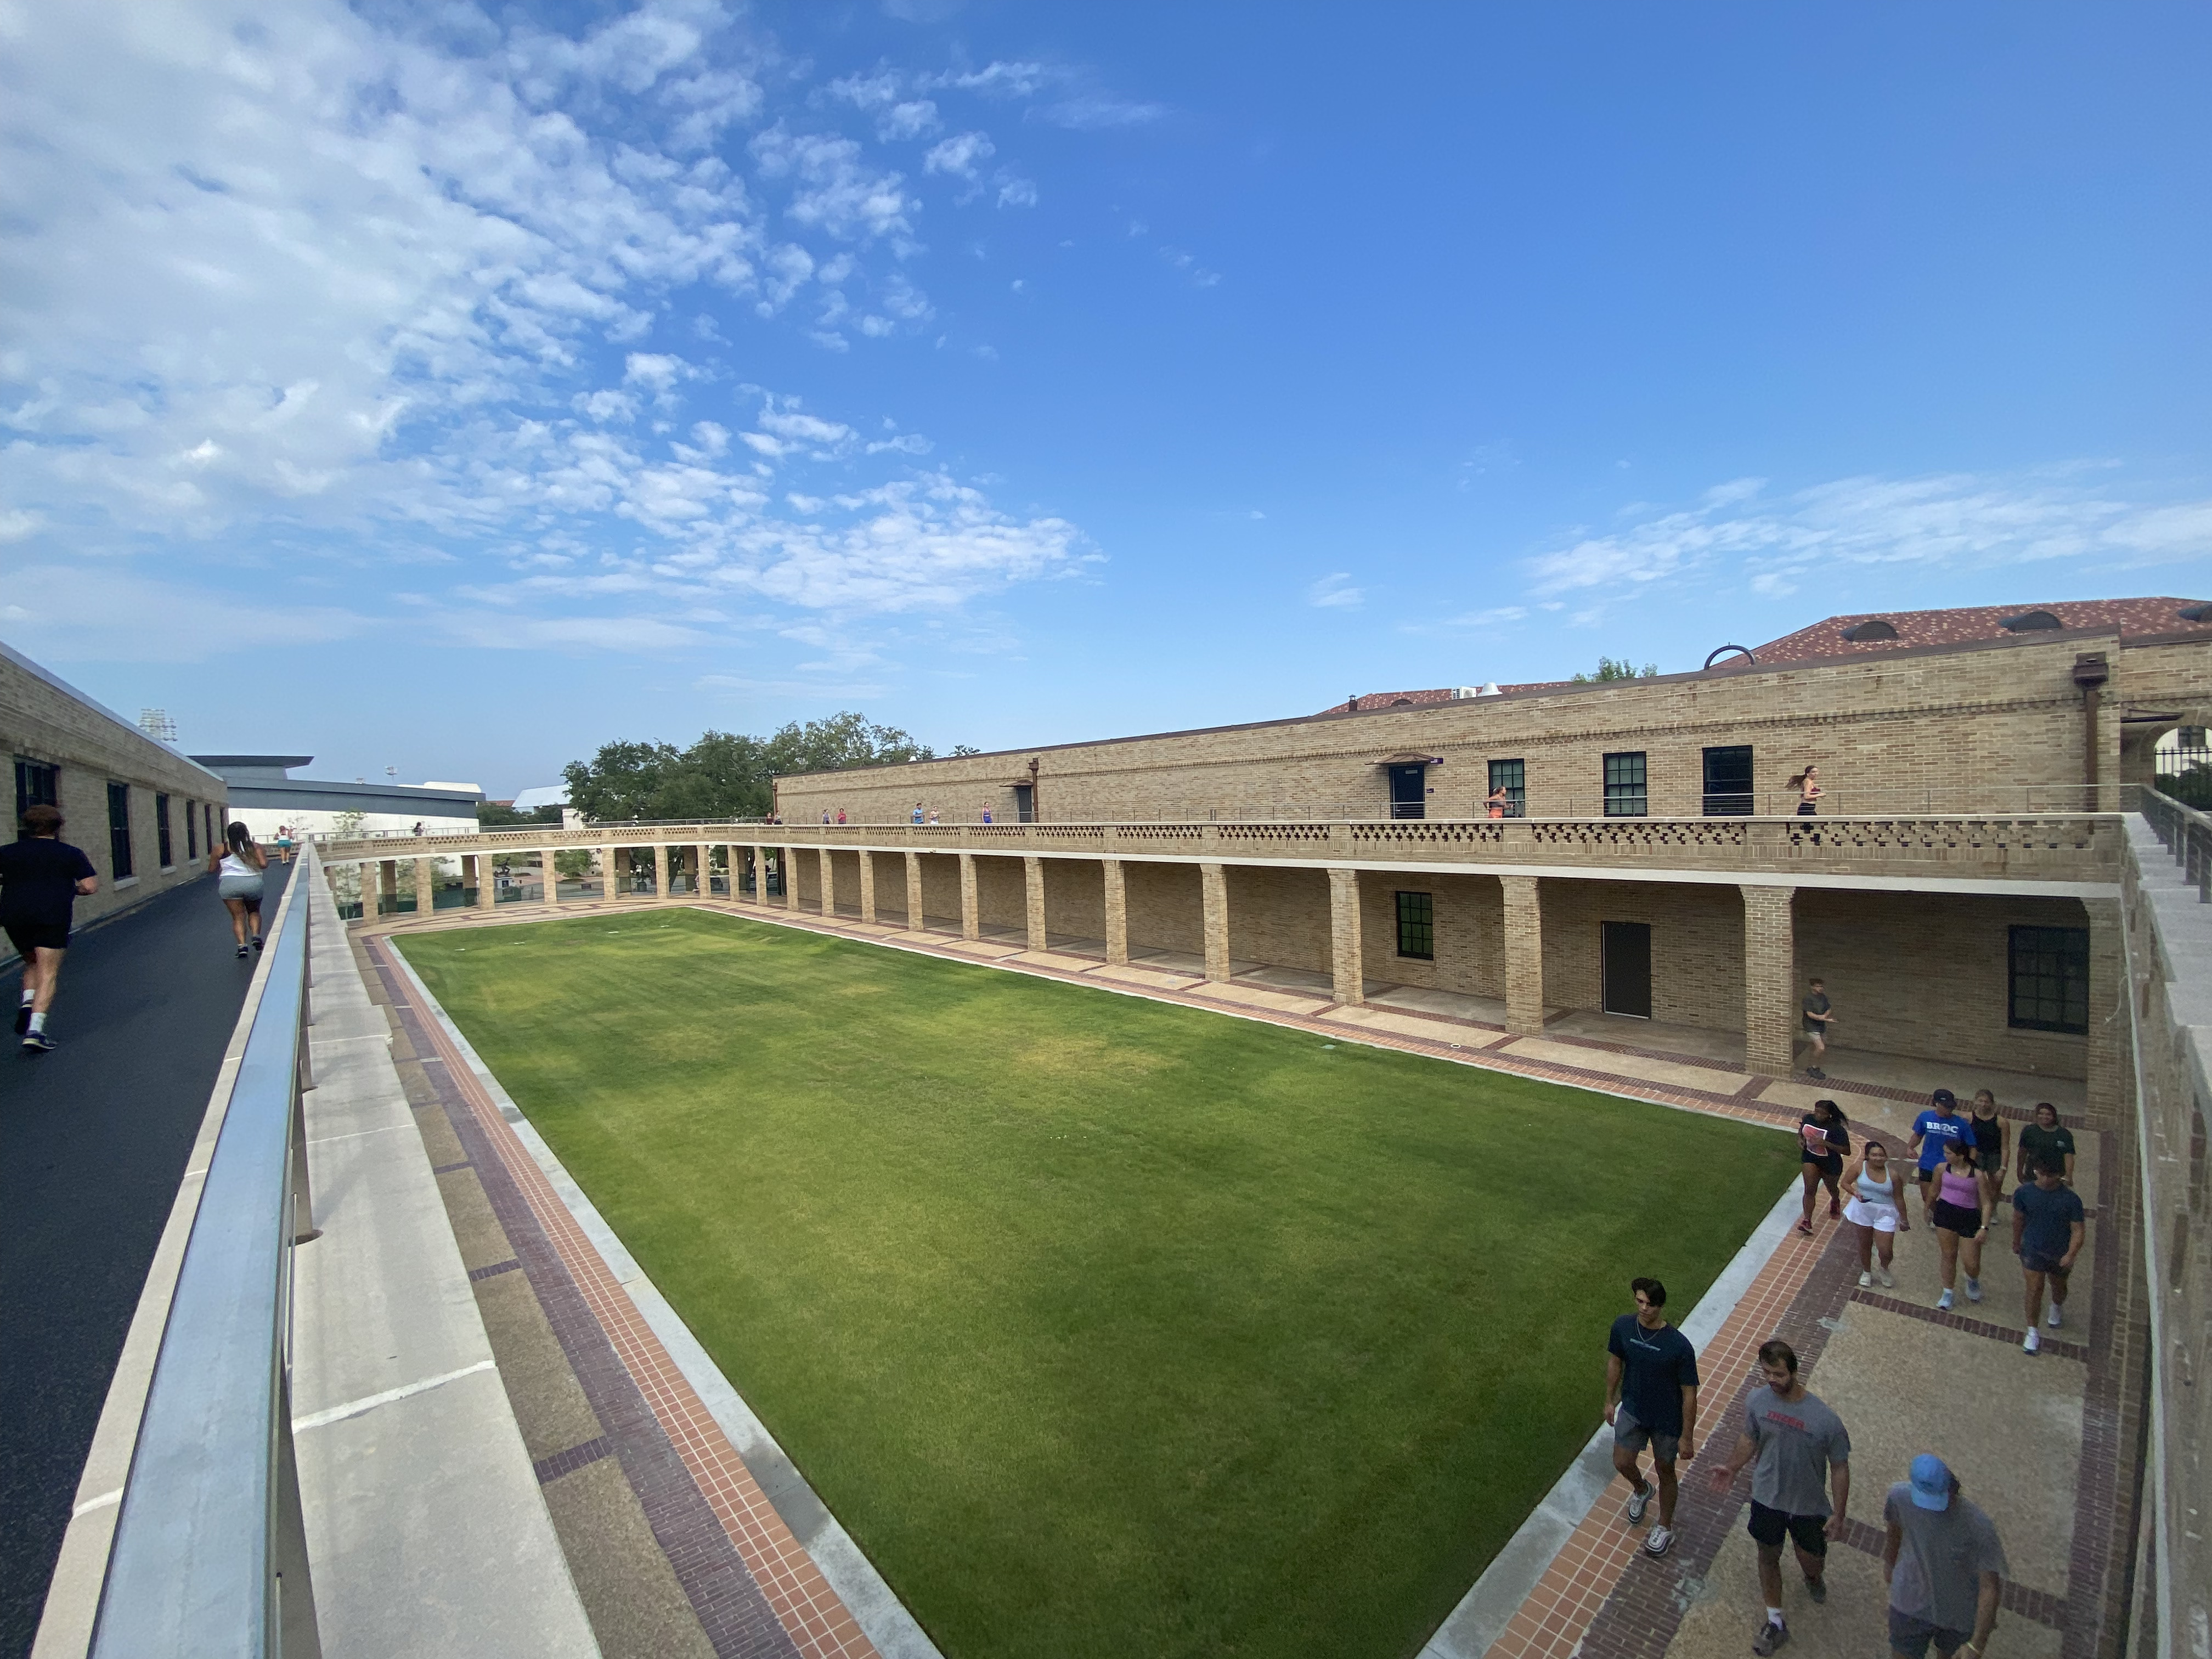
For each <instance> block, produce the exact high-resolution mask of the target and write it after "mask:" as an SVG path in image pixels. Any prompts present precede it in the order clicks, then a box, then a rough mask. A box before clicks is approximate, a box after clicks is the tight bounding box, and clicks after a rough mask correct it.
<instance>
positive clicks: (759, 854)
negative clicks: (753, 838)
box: [730, 842, 768, 904]
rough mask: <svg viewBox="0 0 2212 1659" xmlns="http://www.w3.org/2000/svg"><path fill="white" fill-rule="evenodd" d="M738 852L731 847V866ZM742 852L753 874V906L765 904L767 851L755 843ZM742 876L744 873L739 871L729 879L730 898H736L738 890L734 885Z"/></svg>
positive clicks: (766, 899)
mask: <svg viewBox="0 0 2212 1659" xmlns="http://www.w3.org/2000/svg"><path fill="white" fill-rule="evenodd" d="M767 854H768V849H767V848H764V847H763V846H762V845H761V844H760V843H759V842H753V843H751V844H750V845H749V846H747V847H746V848H744V855H745V858H746V860H748V862H749V864H750V868H751V870H752V872H753V902H754V903H755V904H765V903H767V902H768V857H767ZM737 855H738V848H734V847H732V848H731V849H730V858H731V860H732V866H734V865H735V861H736V859H737ZM743 875H744V871H742V870H739V871H737V872H736V874H735V875H733V876H732V878H731V879H732V886H731V888H730V894H731V896H732V897H736V896H738V889H737V887H736V885H735V882H736V880H737V878H738V877H741V876H743Z"/></svg>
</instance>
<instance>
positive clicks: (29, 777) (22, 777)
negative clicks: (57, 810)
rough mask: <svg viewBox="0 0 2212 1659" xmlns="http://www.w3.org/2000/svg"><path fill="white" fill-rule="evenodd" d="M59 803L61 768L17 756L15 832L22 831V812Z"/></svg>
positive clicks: (60, 797) (60, 801) (60, 800)
mask: <svg viewBox="0 0 2212 1659" xmlns="http://www.w3.org/2000/svg"><path fill="white" fill-rule="evenodd" d="M61 804H62V769H61V768H60V767H58V766H49V765H47V764H46V762H44V761H34V760H23V759H21V758H20V757H19V758H18V759H17V760H16V762H15V833H16V834H18V835H21V833H22V823H23V814H24V813H25V812H27V811H29V810H30V809H31V808H32V807H33V806H59V805H61Z"/></svg>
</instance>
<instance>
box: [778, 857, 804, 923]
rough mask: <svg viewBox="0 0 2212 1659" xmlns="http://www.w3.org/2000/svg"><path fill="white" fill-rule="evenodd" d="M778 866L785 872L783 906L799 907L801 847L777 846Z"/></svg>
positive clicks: (791, 908) (786, 907) (789, 908)
mask: <svg viewBox="0 0 2212 1659" xmlns="http://www.w3.org/2000/svg"><path fill="white" fill-rule="evenodd" d="M775 862H776V867H777V868H778V869H780V870H781V871H782V872H783V908H785V909H787V910H796V909H797V908H799V849H798V848H796V847H779V848H776V860H775Z"/></svg>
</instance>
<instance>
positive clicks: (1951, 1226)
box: [1934, 1198, 1982, 1238]
mask: <svg viewBox="0 0 2212 1659" xmlns="http://www.w3.org/2000/svg"><path fill="white" fill-rule="evenodd" d="M1934 1220H1935V1223H1936V1225H1937V1226H1938V1227H1941V1228H1942V1230H1943V1231H1945V1232H1947V1233H1956V1234H1958V1235H1959V1237H1961V1238H1972V1237H1973V1236H1974V1235H1975V1234H1976V1233H1978V1232H1979V1231H1981V1230H1982V1212H1980V1211H1979V1210H1970V1209H1968V1208H1967V1207H1966V1206H1965V1205H1963V1204H1946V1203H1945V1202H1944V1201H1943V1200H1942V1199H1940V1198H1939V1199H1937V1200H1936V1213H1935V1216H1934Z"/></svg>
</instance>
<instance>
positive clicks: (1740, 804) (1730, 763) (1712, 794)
mask: <svg viewBox="0 0 2212 1659" xmlns="http://www.w3.org/2000/svg"><path fill="white" fill-rule="evenodd" d="M1751 803H1752V791H1751V745H1750V744H1747V743H1739V744H1729V745H1727V746H1726V747H1725V748H1720V749H1708V750H1705V816H1706V817H1709V818H1747V817H1750V816H1751Z"/></svg>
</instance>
